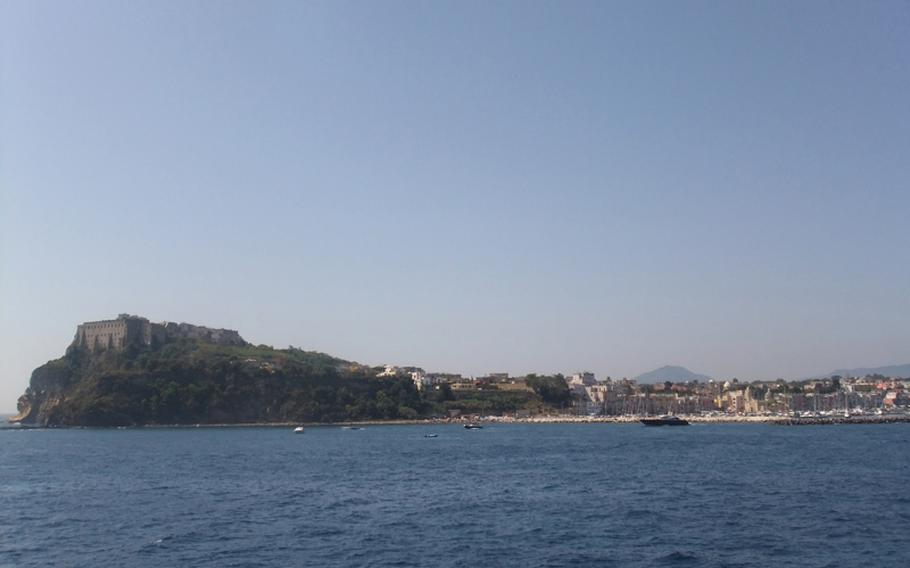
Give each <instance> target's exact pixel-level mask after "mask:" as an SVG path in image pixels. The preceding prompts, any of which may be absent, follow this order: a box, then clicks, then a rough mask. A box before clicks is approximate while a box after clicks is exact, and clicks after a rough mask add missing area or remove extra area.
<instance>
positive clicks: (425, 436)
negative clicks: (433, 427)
mask: <svg viewBox="0 0 910 568" xmlns="http://www.w3.org/2000/svg"><path fill="white" fill-rule="evenodd" d="M423 437H424V438H438V437H439V434H424V435H423Z"/></svg>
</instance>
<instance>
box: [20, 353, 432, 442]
mask: <svg viewBox="0 0 910 568" xmlns="http://www.w3.org/2000/svg"><path fill="white" fill-rule="evenodd" d="M374 375H375V372H374V371H373V370H371V369H369V368H367V367H363V366H360V365H356V364H354V363H350V362H347V361H343V360H340V359H336V358H334V357H331V356H328V355H325V354H322V353H314V352H306V351H302V350H299V349H293V348H290V349H284V350H278V349H272V348H270V347H266V346H258V347H255V346H243V347H240V346H223V345H215V344H212V343H206V342H202V341H195V340H182V341H178V342H174V343H170V344H167V345H165V346H163V347H162V348H160V349H152V348H148V347H139V346H130V347H129V348H127V349H126V350H124V351H120V352H103V353H98V354H94V355H90V354H88V353H86V352H84V351H81V350H78V349H73V350H70V351H69V352H68V353H67V354H66V355H65V356H64V357H61V358H60V359H57V360H54V361H50V362H49V363H47V364H45V365H43V366H41V367H39V368H38V369H36V370H35V372H34V373H33V375H32V382H31V386H30V387H29V389H28V391H27V392H26V394H25V396H24V397H23V398H22V400H21V408H20V410H23V411H25V412H24V414H26V415H27V416H26V417H24V420H23V422H25V423H36V424H41V425H82V426H115V425H133V424H192V423H202V424H205V423H213V424H217V423H254V422H297V421H301V422H311V421H313V422H335V421H344V420H374V419H401V418H417V417H419V416H423V415H426V414H427V413H429V412H431V411H432V408H431V407H432V405H431V404H428V403H426V402H424V401H422V400H421V398H420V396H419V394H418V392H417V390H416V388H415V387H414V385H413V383H412V382H411V381H410V380H408V379H404V378H390V379H379V378H375V376H374Z"/></svg>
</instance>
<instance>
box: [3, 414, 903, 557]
mask: <svg viewBox="0 0 910 568" xmlns="http://www.w3.org/2000/svg"><path fill="white" fill-rule="evenodd" d="M429 432H434V433H437V434H438V435H439V436H438V438H425V437H424V434H426V433H429ZM908 438H910V425H905V424H895V425H869V426H805V427H781V426H770V425H733V424H724V425H698V424H696V425H692V426H690V427H688V428H645V427H642V426H637V425H607V424H592V425H492V426H488V427H486V428H484V429H482V430H465V429H463V428H460V427H457V426H435V427H431V426H374V427H368V428H367V429H365V430H363V431H352V430H342V429H340V428H334V427H320V428H309V429H308V430H307V432H306V433H305V434H303V435H294V434H292V433H291V431H290V429H287V428H225V429H204V428H199V429H137V430H24V431H12V430H0V452H2V454H0V456H2V458H0V566H96V565H102V566H136V567H144V566H149V567H153V566H154V567H161V566H269V567H272V566H274V567H285V566H319V567H332V566H465V567H469V566H470V567H473V566H478V565H487V566H687V567H688V566H731V567H732V566H741V567H746V566H799V567H824V566H854V565H856V566H858V565H861V566H864V567H875V566H889V567H890V566H910V541H908V538H907V535H908V534H910V489H908V487H910V485H908V473H910V444H908Z"/></svg>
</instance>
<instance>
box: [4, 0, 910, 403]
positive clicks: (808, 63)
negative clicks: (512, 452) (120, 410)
mask: <svg viewBox="0 0 910 568" xmlns="http://www.w3.org/2000/svg"><path fill="white" fill-rule="evenodd" d="M908 24H910V5H907V4H905V3H896V2H868V3H854V4H831V3H823V2H815V1H812V2H804V3H798V4H761V3H759V4H755V5H748V4H735V5H734V4H728V3H713V2H686V3H678V4H666V3H663V4H658V3H654V4H646V3H608V4H605V3H597V2H570V3H558V4H556V3H548V2H521V3H518V2H502V3H484V2H459V3H441V2H440V3H430V4H422V3H408V2H382V3H353V2H312V3H305V4H301V3H293V2H270V3H257V4H251V3H242V2H224V3H219V4H217V5H214V4H205V3H189V4H176V3H173V4H172V3H165V2H131V3H128V4H122V3H115V2H99V1H95V2H84V3H78V4H66V3H46V2H20V1H12V2H5V3H3V4H2V5H0V124H2V125H3V127H2V129H0V302H2V304H0V345H2V346H3V348H2V353H0V410H2V409H8V410H11V409H13V408H15V401H16V398H17V397H18V396H19V395H20V394H22V392H23V391H24V390H25V388H26V386H27V384H28V378H29V375H30V373H31V371H32V369H34V368H35V367H37V366H39V365H40V364H42V363H44V362H46V361H47V360H49V359H53V358H56V357H59V356H60V355H62V354H63V352H64V349H65V348H66V346H67V345H68V344H69V343H70V341H71V340H72V338H73V334H74V333H75V329H76V325H77V324H79V323H81V322H83V321H89V320H97V319H106V318H112V317H116V315H117V314H118V313H121V312H129V313H134V314H140V315H143V316H146V317H149V318H150V319H152V320H153V321H158V320H171V321H186V322H191V323H197V324H204V325H209V326H213V327H226V328H231V329H237V330H238V331H239V332H240V333H241V335H243V337H244V338H245V339H247V340H248V341H251V342H253V343H257V344H259V343H264V344H269V345H274V346H275V347H281V348H283V347H286V346H288V345H289V344H290V345H294V346H297V347H301V348H304V349H308V350H318V351H323V352H326V353H329V354H332V355H336V356H339V357H342V358H345V359H351V360H355V361H358V362H361V363H365V364H370V365H381V364H385V363H390V364H399V365H417V366H421V367H423V368H425V369H428V370H439V371H451V372H460V373H464V374H467V375H481V374H485V373H488V372H495V371H502V372H509V373H512V374H523V373H527V372H541V373H551V372H563V373H566V372H572V371H575V370H589V371H593V372H595V373H596V374H597V376H598V378H603V377H606V376H607V375H610V376H613V377H622V376H627V377H633V376H635V375H638V374H640V373H643V372H646V371H650V370H652V369H655V368H658V367H661V366H663V365H680V366H684V367H686V368H688V369H690V370H691V371H693V372H696V373H704V374H706V375H710V376H712V377H715V378H732V377H739V378H740V379H749V380H751V379H775V378H778V377H783V378H803V377H807V376H812V375H815V374H819V373H824V372H828V371H831V370H835V369H841V368H854V367H877V366H884V365H891V364H903V363H907V362H910V352H908V350H907V346H908V345H910V328H908V326H907V325H906V322H907V316H908V314H910V294H908V290H910V253H908V249H907V246H906V243H907V237H906V221H907V212H908V211H910V187H908V185H910V184H908V182H910V108H908V105H907V104H906V101H905V98H906V93H907V92H910V37H908V35H907V33H906V30H907V29H908Z"/></svg>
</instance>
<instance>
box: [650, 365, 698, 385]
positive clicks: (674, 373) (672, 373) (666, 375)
mask: <svg viewBox="0 0 910 568" xmlns="http://www.w3.org/2000/svg"><path fill="white" fill-rule="evenodd" d="M710 379H711V377H709V376H707V375H700V374H698V373H693V372H692V371H690V370H689V369H686V368H685V367H680V366H679V365H664V366H663V367H661V368H659V369H654V370H653V371H648V372H647V373H642V374H640V375H638V376H637V377H635V380H636V381H638V382H639V383H643V384H648V383H663V382H665V381H670V382H672V383H679V382H684V381H707V380H710Z"/></svg>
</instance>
